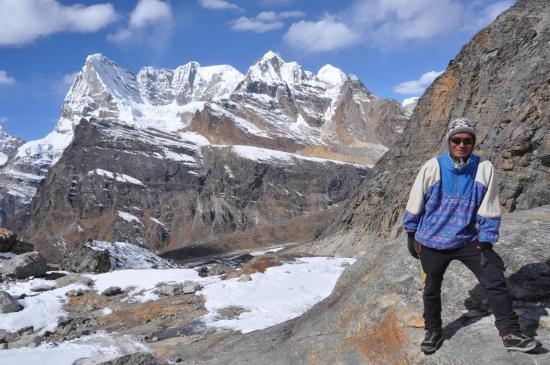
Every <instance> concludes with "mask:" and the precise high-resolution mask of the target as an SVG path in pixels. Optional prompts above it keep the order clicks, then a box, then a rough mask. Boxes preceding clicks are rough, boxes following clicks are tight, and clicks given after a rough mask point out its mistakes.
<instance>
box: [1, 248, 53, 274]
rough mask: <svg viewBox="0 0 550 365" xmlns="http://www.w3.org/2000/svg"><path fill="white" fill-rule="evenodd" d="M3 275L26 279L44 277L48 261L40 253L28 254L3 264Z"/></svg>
mask: <svg viewBox="0 0 550 365" xmlns="http://www.w3.org/2000/svg"><path fill="white" fill-rule="evenodd" d="M1 268H2V271H3V272H2V275H4V276H11V277H15V278H16V279H25V278H28V277H30V276H42V275H44V274H45V273H46V271H47V270H48V266H47V263H46V259H45V258H44V256H42V255H41V254H40V253H39V252H36V251H33V252H27V253H24V254H21V255H17V256H15V257H13V258H11V259H10V260H6V261H4V262H2V263H1Z"/></svg>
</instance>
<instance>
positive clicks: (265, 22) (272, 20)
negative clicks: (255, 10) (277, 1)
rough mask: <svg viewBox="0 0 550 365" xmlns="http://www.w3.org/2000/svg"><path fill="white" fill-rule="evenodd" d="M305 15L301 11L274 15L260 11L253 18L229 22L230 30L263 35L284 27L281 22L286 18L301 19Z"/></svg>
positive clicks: (241, 18)
mask: <svg viewBox="0 0 550 365" xmlns="http://www.w3.org/2000/svg"><path fill="white" fill-rule="evenodd" d="M305 15H306V14H305V13H304V12H302V11H298V10H295V11H284V12H282V13H276V12H274V11H262V12H261V13H259V14H258V15H257V16H256V17H255V18H248V17H245V16H242V17H240V18H239V19H237V20H234V21H233V22H231V29H233V30H235V31H238V32H255V33H264V32H268V31H271V30H275V29H281V28H282V27H284V23H283V21H282V20H284V19H288V18H301V17H304V16H305Z"/></svg>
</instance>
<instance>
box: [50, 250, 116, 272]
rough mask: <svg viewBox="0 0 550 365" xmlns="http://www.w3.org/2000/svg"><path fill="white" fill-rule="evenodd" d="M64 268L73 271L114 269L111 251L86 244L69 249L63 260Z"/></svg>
mask: <svg viewBox="0 0 550 365" xmlns="http://www.w3.org/2000/svg"><path fill="white" fill-rule="evenodd" d="M60 268H61V269H62V270H67V271H72V272H78V273H81V272H95V273H102V272H109V271H110V270H111V269H112V264H111V259H110V257H109V252H107V251H102V250H94V249H93V248H91V247H88V246H86V245H85V244H81V245H78V246H77V247H75V248H74V249H73V250H71V251H69V252H68V253H67V254H66V255H65V256H64V257H63V261H61V264H60Z"/></svg>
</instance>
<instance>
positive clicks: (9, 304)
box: [0, 290, 23, 313]
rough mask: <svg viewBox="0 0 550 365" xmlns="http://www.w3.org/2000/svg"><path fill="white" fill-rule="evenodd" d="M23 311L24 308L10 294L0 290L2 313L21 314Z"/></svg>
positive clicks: (0, 310) (0, 311)
mask: <svg viewBox="0 0 550 365" xmlns="http://www.w3.org/2000/svg"><path fill="white" fill-rule="evenodd" d="M21 309H23V307H22V306H21V305H19V303H17V302H16V301H15V299H13V297H12V296H11V295H10V294H9V293H6V292H5V291H1V290H0V313H12V312H19V311H20V310H21Z"/></svg>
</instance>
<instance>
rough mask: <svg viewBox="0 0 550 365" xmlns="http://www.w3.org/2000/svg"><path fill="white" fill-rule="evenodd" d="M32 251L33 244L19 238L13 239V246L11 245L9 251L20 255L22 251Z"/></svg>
mask: <svg viewBox="0 0 550 365" xmlns="http://www.w3.org/2000/svg"><path fill="white" fill-rule="evenodd" d="M32 251H34V246H33V245H32V244H30V243H28V242H23V241H20V240H17V241H15V243H14V244H13V246H12V247H11V252H13V253H15V254H17V255H20V254H22V253H27V252H32Z"/></svg>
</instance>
